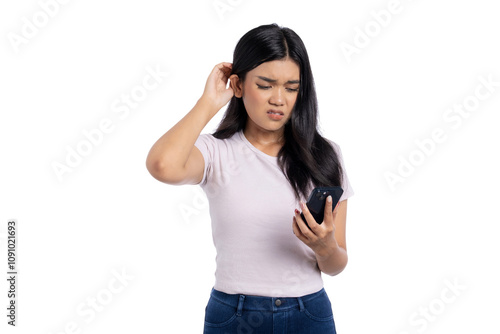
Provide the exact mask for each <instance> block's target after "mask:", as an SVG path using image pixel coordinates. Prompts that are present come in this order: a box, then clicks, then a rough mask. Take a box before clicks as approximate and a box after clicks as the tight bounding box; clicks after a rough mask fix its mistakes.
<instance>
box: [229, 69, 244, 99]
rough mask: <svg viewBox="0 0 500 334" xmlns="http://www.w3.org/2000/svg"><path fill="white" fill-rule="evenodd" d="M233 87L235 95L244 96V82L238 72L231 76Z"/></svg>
mask: <svg viewBox="0 0 500 334" xmlns="http://www.w3.org/2000/svg"><path fill="white" fill-rule="evenodd" d="M229 80H230V81H231V82H230V85H231V88H232V89H233V92H234V96H236V97H242V96H243V82H242V81H241V80H240V77H238V75H237V74H233V75H231V76H230V77H229Z"/></svg>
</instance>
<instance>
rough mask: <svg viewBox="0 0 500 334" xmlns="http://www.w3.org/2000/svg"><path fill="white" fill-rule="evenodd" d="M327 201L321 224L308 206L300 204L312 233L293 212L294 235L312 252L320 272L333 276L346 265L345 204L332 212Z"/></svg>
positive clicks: (343, 202) (298, 214) (339, 205)
mask: <svg viewBox="0 0 500 334" xmlns="http://www.w3.org/2000/svg"><path fill="white" fill-rule="evenodd" d="M328 197H329V198H327V202H326V205H325V218H324V221H323V223H322V224H321V225H320V224H317V223H316V221H315V220H314V217H313V216H312V215H311V213H310V212H309V210H308V209H307V206H306V205H305V204H304V203H301V207H302V212H303V213H304V217H305V218H306V220H307V224H308V225H309V226H310V227H311V229H309V228H308V227H307V225H306V224H305V223H304V221H303V220H302V218H301V217H300V212H299V211H298V210H295V217H294V218H293V232H294V234H295V235H296V236H297V238H299V239H300V240H301V241H302V242H304V243H305V244H306V245H308V246H309V247H310V248H311V249H312V250H313V251H314V253H315V255H316V260H317V261H318V267H319V269H320V270H321V271H322V272H324V273H325V274H327V275H330V276H334V275H337V274H339V273H341V272H342V271H343V270H344V268H345V267H346V265H347V247H346V233H345V230H346V217H347V200H343V201H342V202H340V203H338V204H337V207H336V208H335V210H334V211H333V212H332V202H331V197H330V196H328Z"/></svg>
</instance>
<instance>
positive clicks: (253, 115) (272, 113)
mask: <svg viewBox="0 0 500 334" xmlns="http://www.w3.org/2000/svg"><path fill="white" fill-rule="evenodd" d="M299 82H300V68H299V66H298V65H297V63H295V62H294V61H293V60H291V59H289V58H286V60H273V61H269V62H265V63H262V64H260V65H259V66H257V67H256V68H254V69H253V70H251V71H249V72H248V73H247V75H246V77H245V82H244V83H243V84H241V81H240V83H239V84H238V85H237V86H238V87H239V88H241V90H238V89H237V90H236V92H235V95H236V96H237V97H241V98H242V100H243V103H244V105H245V108H246V110H247V113H248V121H247V127H248V126H252V127H257V128H258V129H259V130H263V131H265V132H268V131H276V130H281V129H282V128H283V127H284V125H285V124H286V122H288V120H289V119H290V116H291V114H292V109H293V107H294V105H295V101H296V100H297V95H298V91H299ZM239 95H240V96H239Z"/></svg>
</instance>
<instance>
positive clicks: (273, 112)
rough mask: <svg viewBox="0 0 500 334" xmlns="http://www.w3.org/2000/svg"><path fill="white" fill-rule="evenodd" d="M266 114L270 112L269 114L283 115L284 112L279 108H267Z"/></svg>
mask: <svg viewBox="0 0 500 334" xmlns="http://www.w3.org/2000/svg"><path fill="white" fill-rule="evenodd" d="M267 113H268V114H271V115H281V116H284V115H285V113H284V112H283V111H281V110H277V109H269V110H268V111H267Z"/></svg>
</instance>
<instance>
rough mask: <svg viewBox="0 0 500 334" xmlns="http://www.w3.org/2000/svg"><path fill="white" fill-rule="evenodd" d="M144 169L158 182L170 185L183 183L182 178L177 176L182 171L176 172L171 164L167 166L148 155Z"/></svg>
mask: <svg viewBox="0 0 500 334" xmlns="http://www.w3.org/2000/svg"><path fill="white" fill-rule="evenodd" d="M146 169H147V170H148V172H149V174H151V176H152V177H154V178H155V179H156V180H158V181H160V182H163V183H167V184H171V185H178V184H183V182H182V181H183V180H182V178H180V177H179V175H181V174H182V173H180V172H176V171H175V170H174V169H173V168H172V167H171V166H167V164H165V163H164V162H163V161H162V160H160V159H152V158H150V157H148V158H147V159H146Z"/></svg>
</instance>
